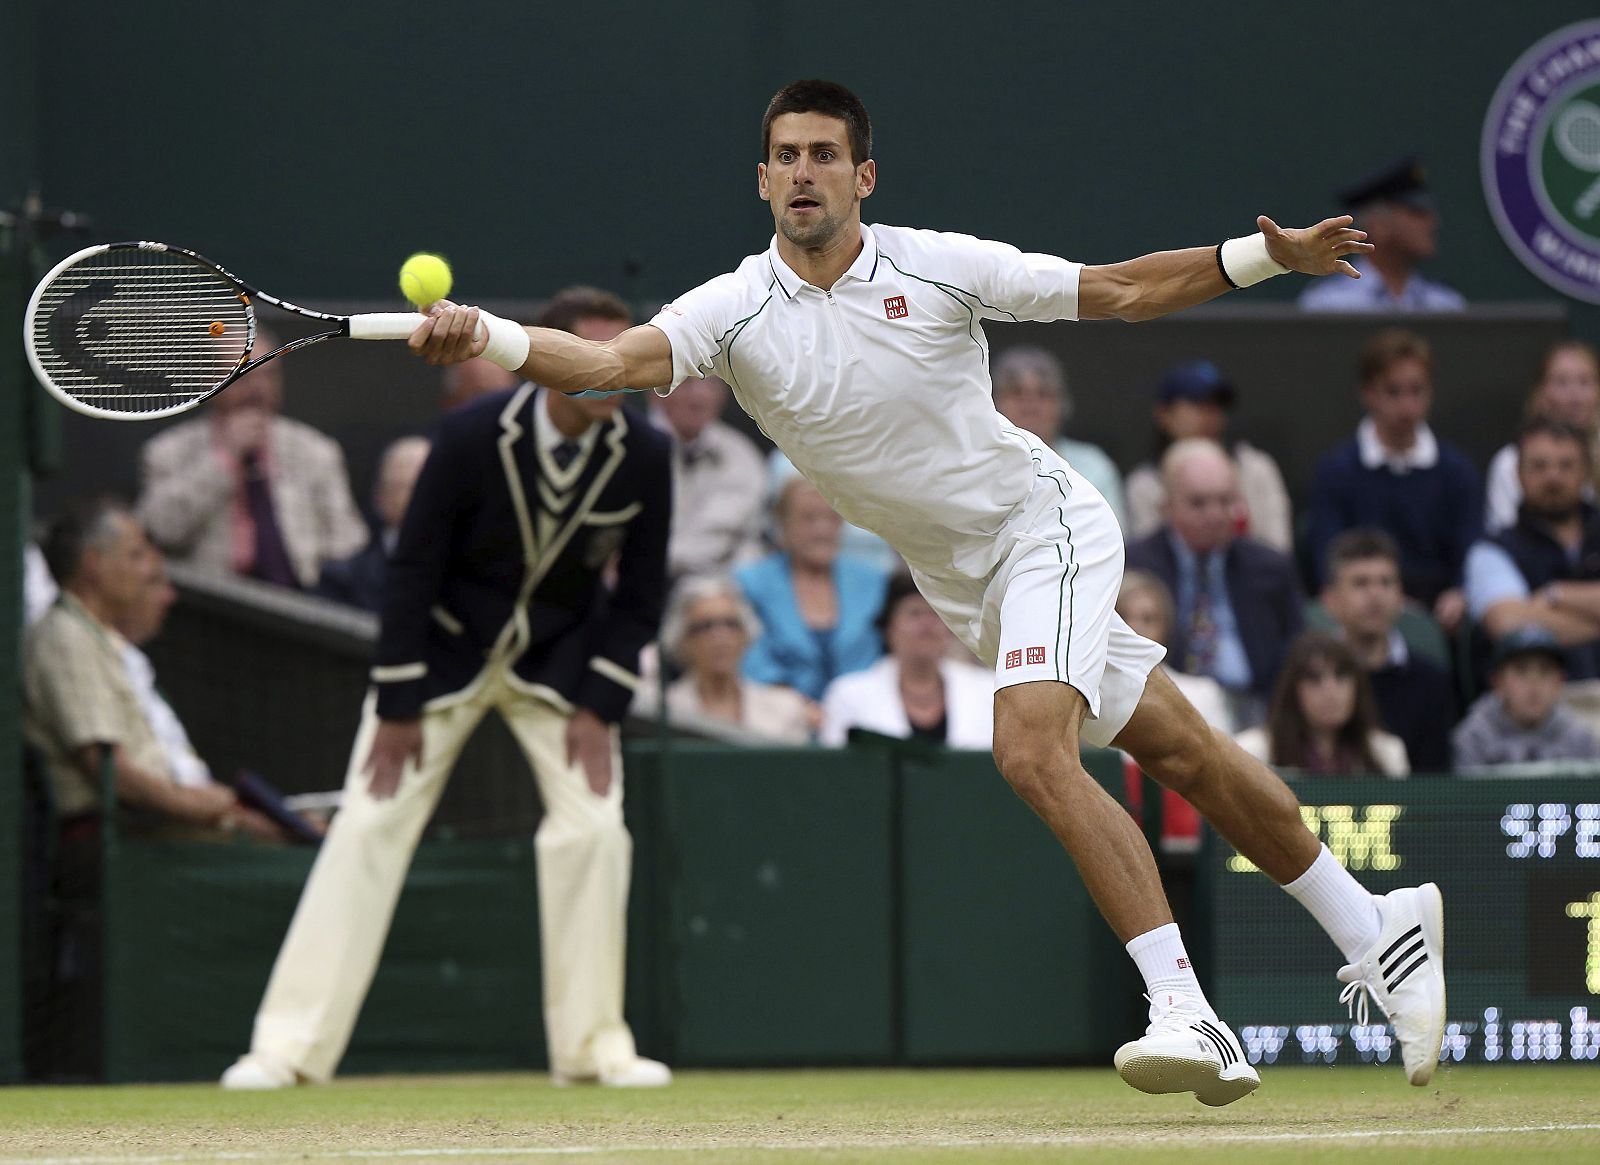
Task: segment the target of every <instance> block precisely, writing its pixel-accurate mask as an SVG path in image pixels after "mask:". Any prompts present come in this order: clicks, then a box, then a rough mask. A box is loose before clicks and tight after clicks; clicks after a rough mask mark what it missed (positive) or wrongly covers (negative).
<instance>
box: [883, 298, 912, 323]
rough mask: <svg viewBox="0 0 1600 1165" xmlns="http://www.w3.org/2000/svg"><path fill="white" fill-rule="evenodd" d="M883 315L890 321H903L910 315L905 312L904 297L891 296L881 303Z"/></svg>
mask: <svg viewBox="0 0 1600 1165" xmlns="http://www.w3.org/2000/svg"><path fill="white" fill-rule="evenodd" d="M883 314H884V315H886V316H888V317H889V318H890V319H891V320H903V319H905V318H906V317H907V316H908V315H910V314H911V313H910V312H909V311H907V310H906V297H905V296H903V295H892V296H890V297H889V298H888V299H886V300H884V301H883Z"/></svg>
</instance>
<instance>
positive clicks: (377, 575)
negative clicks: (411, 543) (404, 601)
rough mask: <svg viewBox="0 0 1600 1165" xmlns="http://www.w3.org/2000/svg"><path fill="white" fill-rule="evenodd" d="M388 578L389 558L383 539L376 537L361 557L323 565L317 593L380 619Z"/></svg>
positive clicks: (361, 553) (362, 552) (357, 555)
mask: <svg viewBox="0 0 1600 1165" xmlns="http://www.w3.org/2000/svg"><path fill="white" fill-rule="evenodd" d="M388 577H389V556H388V555H387V554H385V553H384V550H383V538H382V537H381V536H380V535H377V534H374V535H373V536H372V541H370V542H368V543H367V547H366V549H365V550H363V551H361V552H360V553H359V554H352V555H351V556H350V557H349V558H340V559H337V560H335V561H333V562H324V563H323V564H322V574H321V576H320V577H319V578H318V579H317V590H316V593H317V594H319V595H321V596H322V597H323V598H325V599H332V600H333V601H334V602H336V603H346V604H348V605H349V606H352V607H360V608H362V609H363V610H367V611H371V612H372V613H373V614H374V615H376V614H379V613H380V612H381V611H382V610H383V590H384V585H385V583H386V582H387V581H388Z"/></svg>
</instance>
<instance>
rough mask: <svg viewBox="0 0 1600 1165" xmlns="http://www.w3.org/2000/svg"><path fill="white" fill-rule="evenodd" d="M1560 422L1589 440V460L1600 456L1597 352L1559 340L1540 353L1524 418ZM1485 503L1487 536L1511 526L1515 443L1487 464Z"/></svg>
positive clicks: (1590, 492)
mask: <svg viewBox="0 0 1600 1165" xmlns="http://www.w3.org/2000/svg"><path fill="white" fill-rule="evenodd" d="M1535 417H1548V418H1549V419H1550V420H1553V421H1563V422H1565V423H1566V424H1569V425H1571V426H1572V427H1573V428H1575V429H1577V430H1578V431H1579V432H1580V433H1583V434H1585V435H1587V436H1588V438H1589V452H1590V456H1591V458H1592V457H1593V456H1594V454H1595V453H1596V452H1600V354H1597V353H1596V352H1595V350H1594V349H1593V348H1592V347H1590V346H1589V345H1588V344H1585V343H1584V342H1583V341H1582V340H1562V341H1560V342H1559V343H1557V344H1554V345H1552V346H1551V348H1550V350H1549V351H1547V352H1546V353H1545V354H1544V363H1543V365H1542V367H1541V368H1540V371H1539V381H1538V383H1537V384H1535V385H1534V387H1533V392H1532V393H1531V394H1529V396H1528V407H1527V419H1528V420H1532V419H1533V418H1535ZM1487 492H1488V502H1487V503H1486V506H1487V508H1486V510H1485V514H1484V522H1483V525H1484V529H1485V530H1486V531H1488V532H1489V533H1490V534H1496V533H1498V532H1499V531H1501V530H1505V529H1508V528H1509V527H1511V526H1514V525H1516V522H1517V507H1518V506H1520V505H1521V504H1522V483H1521V482H1520V481H1518V480H1517V443H1516V442H1515V441H1513V442H1511V443H1510V444H1509V445H1504V446H1502V447H1501V448H1500V451H1499V452H1497V453H1496V454H1495V455H1494V459H1493V460H1492V461H1490V462H1489V480H1488V487H1487ZM1583 497H1584V500H1585V501H1589V502H1592V501H1594V482H1593V481H1590V482H1588V483H1586V485H1585V486H1584V494H1583Z"/></svg>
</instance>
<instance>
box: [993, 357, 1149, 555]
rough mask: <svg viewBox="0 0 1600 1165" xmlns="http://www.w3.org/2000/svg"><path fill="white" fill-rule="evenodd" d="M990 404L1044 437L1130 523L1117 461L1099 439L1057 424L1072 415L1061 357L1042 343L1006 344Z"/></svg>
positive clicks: (1124, 524)
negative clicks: (1066, 431) (1080, 437)
mask: <svg viewBox="0 0 1600 1165" xmlns="http://www.w3.org/2000/svg"><path fill="white" fill-rule="evenodd" d="M990 375H991V377H992V379H993V380H994V407H995V408H996V409H998V410H999V411H1000V415H1001V416H1003V417H1005V419H1006V420H1008V421H1010V422H1011V423H1012V424H1013V425H1015V426H1016V427H1017V428H1019V429H1021V430H1023V431H1024V432H1027V433H1031V434H1032V435H1033V436H1035V437H1037V438H1039V440H1041V441H1048V442H1049V443H1050V444H1051V445H1052V446H1053V447H1054V448H1055V451H1056V452H1057V453H1059V454H1060V455H1061V459H1062V460H1063V461H1065V462H1066V463H1067V464H1068V465H1070V466H1072V468H1073V469H1075V470H1077V471H1078V472H1079V473H1080V474H1082V475H1083V478H1084V480H1085V481H1087V482H1088V483H1089V484H1090V485H1092V486H1094V488H1095V489H1097V490H1099V491H1100V496H1101V497H1103V498H1105V499H1106V502H1107V503H1108V504H1109V505H1110V506H1111V512H1112V513H1114V514H1116V516H1117V525H1119V526H1121V527H1122V529H1123V530H1127V528H1128V510H1127V506H1126V505H1125V504H1124V503H1123V498H1122V474H1121V473H1120V472H1118V470H1117V464H1116V462H1114V461H1112V460H1111V458H1110V457H1108V456H1107V455H1106V453H1105V451H1104V450H1103V449H1101V448H1100V446H1098V445H1091V444H1090V443H1089V442H1087V441H1074V440H1072V439H1071V438H1070V437H1067V436H1064V435H1063V434H1062V432H1061V426H1062V425H1064V424H1066V422H1067V421H1069V420H1071V419H1072V394H1071V393H1070V392H1068V391H1067V378H1066V374H1065V373H1063V372H1062V370H1061V362H1060V361H1059V360H1057V359H1056V358H1055V357H1054V356H1053V355H1051V354H1050V353H1049V352H1046V351H1045V350H1044V349H1043V348H1031V347H1020V346H1019V347H1016V348H1007V349H1006V350H1005V351H1004V352H1003V353H1002V354H1001V355H1000V358H999V359H998V360H996V361H995V362H994V367H993V368H992V369H991V372H990Z"/></svg>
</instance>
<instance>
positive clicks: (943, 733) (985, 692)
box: [821, 574, 994, 752]
mask: <svg viewBox="0 0 1600 1165" xmlns="http://www.w3.org/2000/svg"><path fill="white" fill-rule="evenodd" d="M878 630H879V632H880V633H881V634H882V635H883V641H884V644H885V645H886V646H887V648H888V654H887V655H885V656H884V657H883V658H882V659H880V660H879V661H878V662H877V663H875V664H873V665H872V666H871V667H869V668H867V669H866V670H865V671H858V672H854V673H852V674H850V675H847V676H840V677H839V678H838V679H836V680H834V681H833V683H831V684H829V685H828V690H827V692H826V693H825V694H824V695H823V697H822V733H821V741H822V743H823V744H827V745H834V746H838V745H842V744H843V743H844V742H845V739H846V737H847V736H848V734H849V731H850V729H851V728H867V729H871V730H872V731H873V732H881V733H883V734H884V735H885V736H898V737H900V738H901V739H917V740H931V741H935V742H937V743H939V744H946V745H949V746H950V747H951V748H967V749H982V750H984V751H985V752H987V751H988V750H989V749H990V748H992V747H993V746H994V676H993V675H991V674H990V672H989V671H988V670H987V669H985V668H981V667H978V666H977V665H975V664H970V663H961V662H957V661H955V660H952V659H950V658H949V651H950V644H951V643H952V641H953V639H954V637H953V636H952V635H951V634H950V629H949V628H948V627H946V626H945V625H944V622H943V621H942V620H941V619H940V618H939V616H938V615H937V614H935V612H934V610H933V608H932V607H931V606H929V605H928V600H927V599H924V598H923V597H922V595H921V594H920V593H918V591H917V585H916V583H914V582H912V581H911V576H910V575H908V574H897V575H895V576H894V577H893V578H891V579H890V580H889V586H888V592H887V594H886V595H885V597H884V600H883V610H882V612H881V613H880V614H879V616H878Z"/></svg>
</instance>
